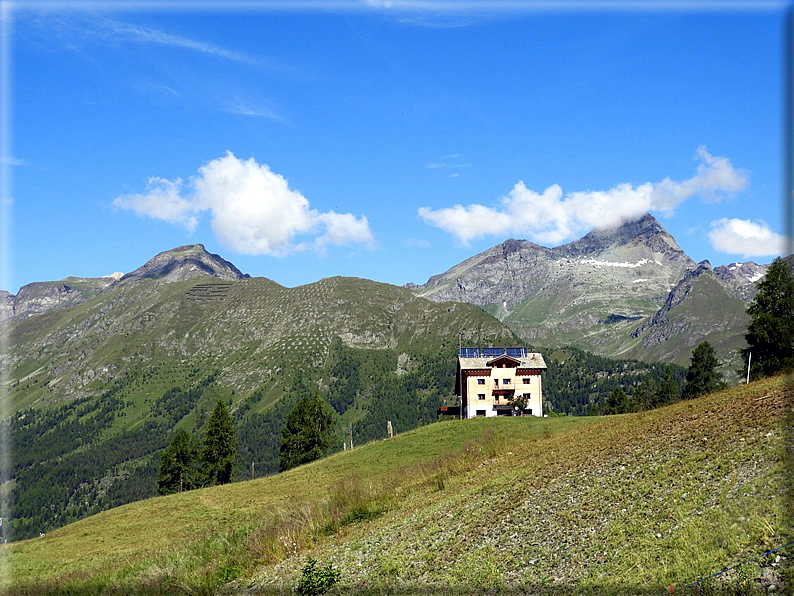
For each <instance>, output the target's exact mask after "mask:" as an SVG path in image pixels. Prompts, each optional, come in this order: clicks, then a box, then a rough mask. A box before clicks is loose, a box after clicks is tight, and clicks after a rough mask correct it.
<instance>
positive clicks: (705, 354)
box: [684, 341, 724, 399]
mask: <svg viewBox="0 0 794 596" xmlns="http://www.w3.org/2000/svg"><path fill="white" fill-rule="evenodd" d="M719 365H720V361H719V360H718V359H717V353H716V352H715V351H714V348H713V347H712V345H711V344H710V343H709V342H707V341H704V342H701V343H699V344H698V345H697V347H696V348H695V349H694V350H692V361H691V363H690V365H689V368H688V369H687V371H686V385H685V386H684V398H686V399H692V398H693V397H698V396H700V395H705V394H706V393H711V392H712V391H716V390H717V389H721V388H722V387H723V386H724V383H723V382H722V379H721V378H720V373H719V372H717V367H718V366H719Z"/></svg>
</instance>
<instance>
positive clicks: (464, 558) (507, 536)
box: [2, 377, 794, 594]
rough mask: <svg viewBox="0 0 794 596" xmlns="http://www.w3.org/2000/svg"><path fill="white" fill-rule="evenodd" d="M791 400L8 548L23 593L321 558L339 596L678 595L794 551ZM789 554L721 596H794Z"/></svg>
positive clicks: (106, 521)
mask: <svg viewBox="0 0 794 596" xmlns="http://www.w3.org/2000/svg"><path fill="white" fill-rule="evenodd" d="M791 383H792V378H790V377H789V378H785V377H778V378H775V379H770V380H765V381H760V382H756V383H753V384H751V385H749V386H741V387H737V388H733V389H730V390H727V391H723V392H720V393H717V394H713V395H709V396H705V397H703V398H700V399H697V400H692V401H688V402H682V403H678V404H675V405H672V406H669V407H666V408H662V409H659V410H654V411H650V412H644V413H640V414H631V415H622V416H613V417H606V418H590V419H584V418H548V419H529V418H521V419H510V418H508V419H477V420H472V421H449V422H443V423H439V424H435V425H430V426H427V427H424V428H422V429H419V430H417V431H414V432H411V433H406V434H404V435H398V436H397V437H396V438H394V439H391V440H387V441H379V442H376V443H372V444H369V445H366V446H364V447H361V448H358V449H356V450H354V451H353V452H347V453H339V454H337V455H335V456H332V457H329V458H327V459H325V460H321V461H319V462H315V463H313V464H309V465H306V466H302V467H300V468H297V469H295V470H291V471H290V472H287V473H284V474H279V475H278V476H274V477H269V478H264V479H260V480H255V481H251V482H246V483H238V484H233V485H227V486H223V487H217V488H212V489H203V490H198V491H193V492H189V493H183V494H181V495H172V496H169V497H160V498H156V499H151V500H148V501H143V502H139V503H135V504H131V505H127V506H124V507H121V508H118V509H114V510H111V511H107V512H104V513H102V514H99V515H97V516H94V517H91V518H89V519H86V520H83V521H80V522H78V523H75V524H72V525H69V526H67V527H64V528H61V529H59V530H56V531H54V532H52V533H48V534H47V536H46V537H45V538H41V539H33V540H29V541H24V542H21V543H17V544H13V545H5V546H4V547H3V551H2V553H3V555H4V556H6V557H9V560H10V562H11V565H12V568H13V569H14V576H13V579H12V580H11V581H13V586H9V585H6V586H3V588H4V589H5V590H6V591H7V592H8V593H9V594H34V593H35V594H43V593H47V592H48V591H49V592H52V593H55V592H56V591H58V590H60V592H59V593H64V592H66V591H69V590H72V592H76V593H79V592H87V591H89V590H90V591H91V592H92V593H97V594H102V593H108V594H110V593H129V592H136V591H149V592H152V593H162V592H166V593H196V592H202V593H211V592H214V591H215V590H220V593H246V594H259V593H263V594H264V593H268V594H269V593H284V592H285V591H288V590H289V586H291V585H294V584H295V582H296V580H297V577H298V576H299V575H300V568H301V567H302V566H303V564H304V563H305V561H306V557H307V556H313V557H316V558H318V559H319V560H320V561H321V563H323V564H325V563H332V564H334V565H336V566H337V568H338V569H339V570H340V572H341V585H340V588H339V589H338V590H334V593H351V592H355V593H372V594H380V593H385V592H388V593H397V594H402V593H427V592H434V593H438V592H441V593H444V592H449V593H456V594H461V593H462V594H468V593H482V592H484V591H491V592H505V591H516V592H521V593H525V592H530V593H568V592H576V593H581V592H582V591H588V590H589V591H591V592H593V593H615V594H622V593H627V592H630V593H634V594H640V593H642V594H645V593H647V594H651V593H656V594H659V593H664V592H666V591H667V590H668V586H670V585H674V586H676V588H677V589H676V593H678V591H679V589H680V588H681V587H683V586H684V585H686V584H687V583H690V582H693V581H695V580H697V579H699V578H701V577H704V576H707V575H710V574H712V573H714V572H716V571H719V570H720V569H723V568H725V567H729V566H732V565H734V564H736V563H739V562H741V561H743V560H745V559H748V558H751V557H754V556H755V555H760V554H762V553H764V552H765V551H767V550H769V549H771V548H774V547H777V546H780V545H782V544H785V543H786V542H788V541H790V540H791V539H792V527H791V525H790V522H791V520H792V513H793V512H792V511H791V510H790V509H786V507H787V506H786V501H784V500H783V498H782V492H781V491H782V490H784V489H785V487H786V484H785V482H784V480H785V478H787V477H790V476H788V474H790V473H791V471H792V470H791V468H790V465H791V461H792V460H791V458H790V457H789V458H786V457H785V456H784V453H786V448H787V446H786V442H787V441H788V442H789V445H788V449H790V448H791V445H790V442H791V439H792V437H791V434H790V427H789V428H787V427H786V425H785V423H786V422H787V420H786V417H787V416H788V417H789V419H788V422H791V416H792V409H791V404H792V401H791V399H792V386H791ZM786 462H788V465H789V467H788V468H786ZM789 490H790V486H789ZM788 503H789V506H790V504H791V501H788ZM781 554H782V555H783V557H785V558H783V557H781V559H777V560H776V559H775V558H774V557H766V558H760V559H757V560H756V561H753V562H752V563H749V564H747V565H744V566H743V567H741V568H740V569H739V570H736V571H733V572H731V573H729V574H725V575H723V576H721V578H720V579H719V580H712V581H711V586H712V587H715V586H716V587H718V588H719V587H724V588H731V589H733V590H742V593H754V590H760V591H766V587H767V586H768V585H769V584H775V585H776V587H777V588H778V589H779V588H780V587H781V586H783V587H785V585H786V584H785V582H789V584H788V585H791V583H790V582H791V579H792V578H791V575H790V570H791V568H790V565H788V561H790V560H792V558H794V555H793V554H792V553H789V552H787V551H781ZM787 574H788V575H787ZM72 592H70V593H72Z"/></svg>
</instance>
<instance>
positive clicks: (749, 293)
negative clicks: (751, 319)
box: [714, 261, 769, 302]
mask: <svg viewBox="0 0 794 596" xmlns="http://www.w3.org/2000/svg"><path fill="white" fill-rule="evenodd" d="M768 268H769V265H757V264H756V263H754V262H753V261H749V262H747V263H731V264H730V265H720V266H719V267H716V268H715V269H714V274H715V275H716V276H717V281H719V282H720V284H722V286H723V287H724V288H725V289H726V290H727V291H728V293H729V294H730V295H731V296H734V297H736V298H739V299H740V300H743V301H745V302H749V301H750V300H752V299H753V297H754V296H755V294H756V292H757V290H756V287H755V284H756V282H757V281H759V280H761V279H763V277H764V275H766V270H767V269H768Z"/></svg>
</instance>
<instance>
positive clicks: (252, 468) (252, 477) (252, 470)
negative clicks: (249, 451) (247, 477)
mask: <svg viewBox="0 0 794 596" xmlns="http://www.w3.org/2000/svg"><path fill="white" fill-rule="evenodd" d="M253 479H254V462H251V480H253Z"/></svg>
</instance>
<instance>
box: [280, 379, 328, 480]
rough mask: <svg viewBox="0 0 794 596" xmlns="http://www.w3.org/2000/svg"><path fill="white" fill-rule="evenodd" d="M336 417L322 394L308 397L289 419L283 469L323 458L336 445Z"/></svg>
mask: <svg viewBox="0 0 794 596" xmlns="http://www.w3.org/2000/svg"><path fill="white" fill-rule="evenodd" d="M335 425H336V416H335V414H334V412H333V411H332V410H331V408H330V406H328V405H327V404H326V403H325V401H324V400H323V399H322V398H321V397H320V395H319V394H318V393H316V392H315V393H314V394H313V395H312V396H308V395H304V396H303V397H302V398H301V399H300V401H299V402H298V404H297V405H296V406H295V407H294V408H293V410H292V411H291V412H290V413H289V416H287V424H286V426H285V427H284V430H283V431H282V433H281V452H280V456H279V468H280V469H281V470H282V471H284V470H289V469H290V468H294V467H295V466H299V465H301V464H305V463H308V462H310V461H314V460H315V459H319V458H321V457H322V456H323V455H325V453H326V452H327V451H328V449H329V448H330V447H331V445H332V442H333V434H332V433H333V429H334V427H335Z"/></svg>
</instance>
